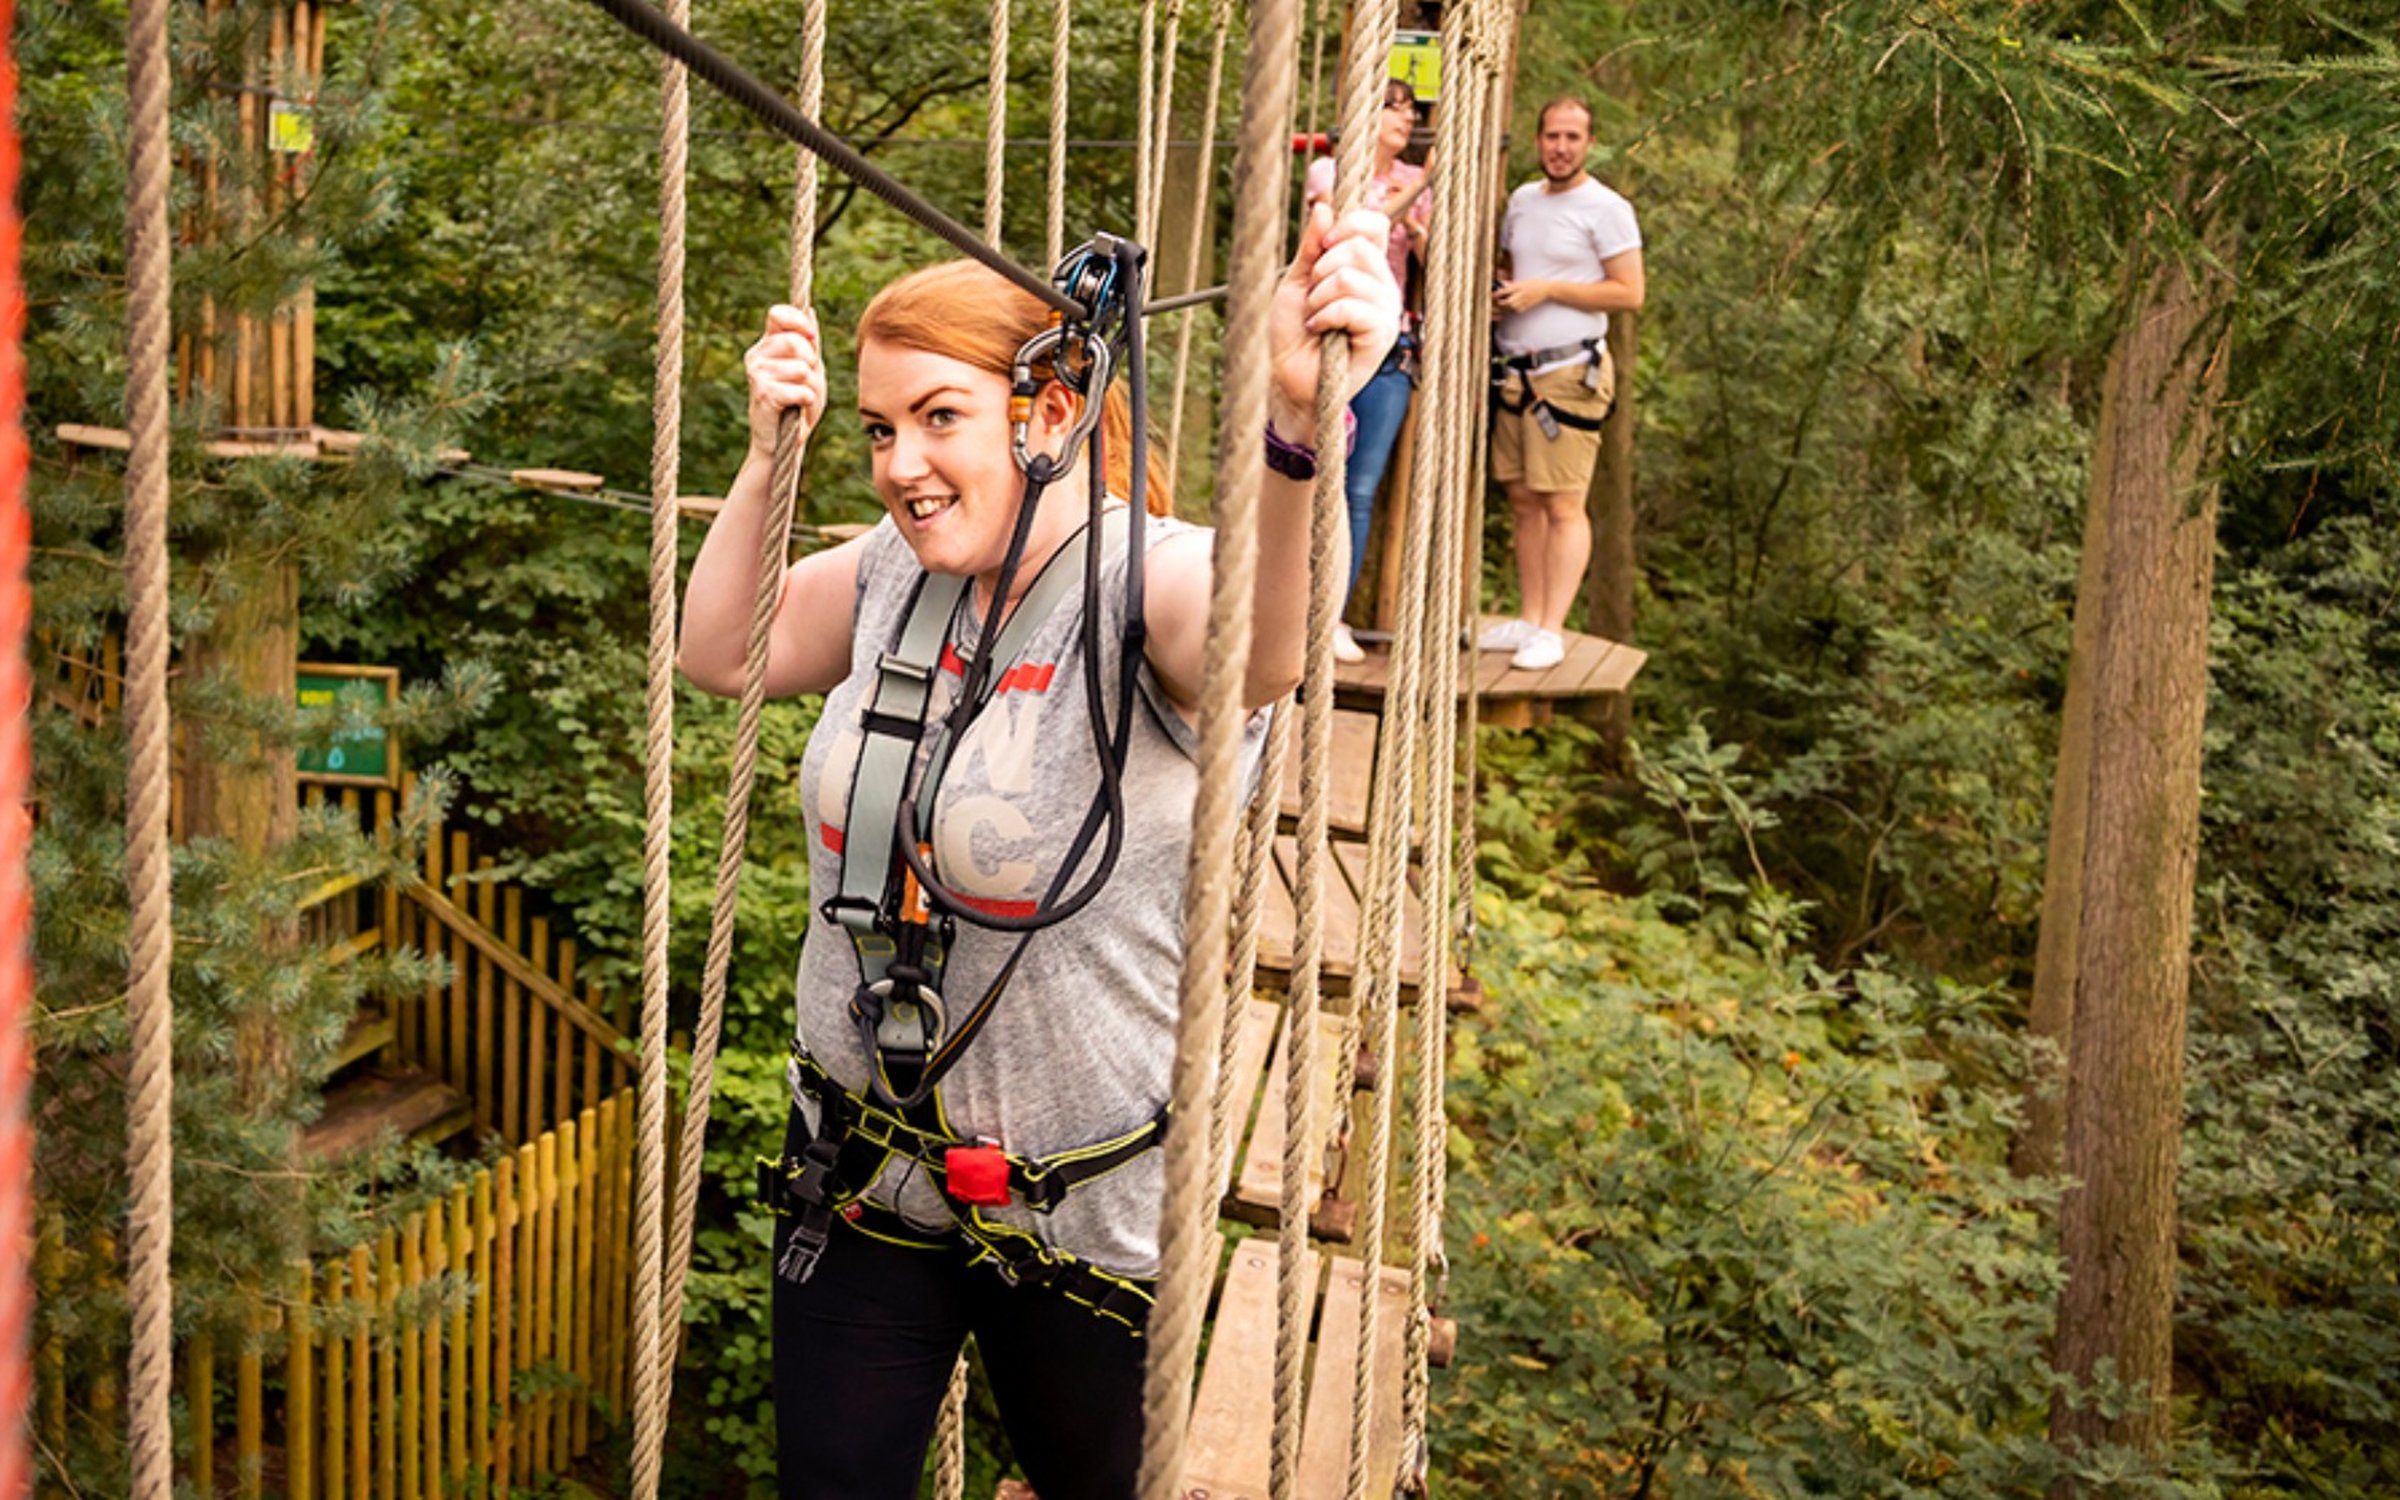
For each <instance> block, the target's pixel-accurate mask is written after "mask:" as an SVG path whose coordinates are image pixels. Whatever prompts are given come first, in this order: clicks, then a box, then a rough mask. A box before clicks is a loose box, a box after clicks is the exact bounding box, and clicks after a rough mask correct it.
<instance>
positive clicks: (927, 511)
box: [858, 339, 1025, 577]
mask: <svg viewBox="0 0 2400 1500" xmlns="http://www.w3.org/2000/svg"><path fill="white" fill-rule="evenodd" d="M858 417H859V422H860V425H861V426H862V427H863V428H864V429H865V431H866V435H867V444H868V447H869V448H870V449H871V450H872V452H873V455H874V474H875V493H876V494H878V495H880V496H881V497H882V499H883V505H884V509H886V510H888V511H890V512H891V515H892V520H893V522H894V523H895V524H897V525H898V526H899V528H900V534H901V535H902V536H904V537H906V538H907V539H908V544H909V546H910V547H912V548H914V549H915V551H916V554H917V561H918V562H919V563H920V564H922V565H923V566H924V567H925V569H926V570H927V571H928V572H934V573H954V574H961V575H965V576H969V577H974V576H980V575H984V574H989V573H991V572H993V571H995V570H997V569H998V568H999V566H1000V564H1001V562H1002V560H1003V559H1004V558H1005V557H1006V556H1007V553H1008V538H1009V533H1010V531H1011V529H1012V528H1013V527H1014V525H1015V523H1016V516H1017V503H1018V501H1019V499H1020V498H1021V497H1022V496H1023V494H1024V489H1025V481H1024V476H1023V475H1022V474H1020V473H1019V472H1018V470H1017V465H1016V460H1015V459H1014V458H1013V457H1012V456H1011V453H1010V449H1009V428H1008V382H1007V380H1005V379H1003V378H1002V377H1001V376H999V375H996V374H994V373H992V372H991V371H989V370H984V369H979V368H977V367H976V366H974V365H971V364H968V363H966V362H965V361H963V360H957V359H952V358H951V357H950V356H948V355H946V354H935V353H933V352H932V351H930V350H925V349H915V348H910V347H908V346H905V345H900V344H892V343H887V342H884V341H881V340H875V339H870V340H868V341H867V342H866V343H865V344H863V345H861V346H860V348H859V351H858Z"/></svg>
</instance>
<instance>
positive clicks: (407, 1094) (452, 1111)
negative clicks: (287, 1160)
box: [300, 1068, 475, 1161]
mask: <svg viewBox="0 0 2400 1500" xmlns="http://www.w3.org/2000/svg"><path fill="white" fill-rule="evenodd" d="M474 1120H475V1109H474V1106H473V1105H472V1104H471V1103H470V1102H469V1101H468V1099H467V1096H466V1095H464V1094H462V1093H460V1092H459V1091H458V1090H456V1089H454V1088H452V1087H450V1085H448V1084H446V1083H444V1082H442V1081H441V1080H440V1079H438V1078H435V1077H434V1076H433V1075H432V1074H430V1073H424V1072H420V1071H418V1070H417V1069H415V1068H372V1069H369V1070H367V1071H366V1072H363V1073H360V1074H358V1075H357V1076H356V1077H353V1078H350V1079H347V1080H345V1081H344V1082H342V1083H340V1084H338V1085H336V1086H335V1087H334V1088H333V1090H332V1091H331V1092H329V1093H327V1094H326V1096H325V1112H324V1113H323V1114H321V1115H319V1116H318V1117H317V1122H316V1123H315V1124H314V1125H311V1126H309V1127H308V1129H307V1130H306V1131H305V1132H303V1133H302V1134H301V1137H300V1152H301V1154H302V1155H303V1156H306V1157H309V1158H311V1159H313V1160H317V1161H332V1160H336V1159H338V1158H340V1157H344V1156H349V1155H351V1154H353V1153H355V1152H358V1151H363V1150H365V1149H366V1148H367V1147H369V1146H372V1145H373V1144H375V1142H376V1141H377V1140H378V1139H380V1138H381V1137H382V1135H383V1133H384V1132H385V1131H387V1130H389V1131H390V1132H392V1133H393V1134H394V1135H397V1136H399V1137H401V1138H402V1139H404V1140H411V1141H440V1140H445V1139H447V1138H448V1137H450V1136H453V1135H456V1134H457V1133H458V1132H460V1131H462V1130H464V1129H466V1128H467V1127H468V1126H469V1125H471V1124H473V1123H474Z"/></svg>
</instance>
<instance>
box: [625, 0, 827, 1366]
mask: <svg viewBox="0 0 2400 1500" xmlns="http://www.w3.org/2000/svg"><path fill="white" fill-rule="evenodd" d="M825 12H826V5H825V3H824V0H809V3H805V4H804V5H803V7H802V18H801V25H800V108H801V109H803V110H804V111H806V112H808V113H809V114H811V115H814V114H816V113H817V111H818V109H819V107H820V106H821V105H822V103H823V101H824V97H825ZM794 154H795V156H796V157H797V158H798V163H797V166H796V167H795V170H794V173H793V176H794V181H793V186H792V228H791V235H792V239H791V269H790V279H789V300H790V301H791V303H792V304H793V305H794V306H796V307H805V306H807V305H808V303H809V299H810V296H811V293H812V292H813V290H814V288H813V286H812V284H811V283H812V282H813V280H814V277H815V265H816V251H815V245H816V237H817V159H816V157H815V156H814V155H812V154H811V153H809V152H807V151H798V152H795V153H794ZM805 449H806V434H805V433H804V432H803V431H802V430H801V424H800V416H799V414H798V413H797V412H792V411H787V412H785V413H784V414H783V417H782V419H781V420H780V421H779V422H778V423H777V424H776V428H775V459H774V466H773V468H772V470H771V475H772V477H771V478H770V480H769V482H768V493H767V521H766V526H765V529H764V530H763V531H761V532H760V534H759V547H758V571H757V575H756V582H755V583H754V584H753V586H752V589H751V606H750V633H749V637H748V640H747V643H746V650H745V652H744V655H743V659H742V695H741V699H740V705H739V708H738V709H737V711H736V713H735V717H734V732H733V764H732V769H731V771H730V773H729V774H728V776H727V778H726V789H725V812H724V823H723V827H722V832H721V834H720V836H719V839H718V843H717V883H716V890H715V894H714V898H713V900H712V901H711V903H710V907H709V922H708V955H707V958H706V960H705V961H704V963H703V965H702V969H701V977H700V1019H699V1024H698V1026H697V1027H696V1028H695V1030H694V1031H693V1034H692V1070H691V1084H690V1087H689V1089H688V1091H687V1092H686V1094H685V1098H684V1114H683V1138H682V1141H681V1149H680V1151H679V1152H678V1154H677V1156H676V1162H675V1201H674V1204H673V1213H672V1216H671V1220H670V1223H669V1227H668V1234H667V1269H666V1284H665V1289H664V1292H663V1297H662V1303H661V1309H660V1314H659V1317H660V1323H659V1328H660V1343H659V1359H660V1362H661V1363H662V1364H663V1365H664V1366H665V1373H664V1374H663V1375H662V1376H661V1377H660V1379H661V1383H662V1385H663V1386H664V1387H665V1389H666V1390H667V1391H668V1392H670V1393H671V1392H672V1390H673V1388H674V1383H675V1362H676V1355H677V1351H678V1350H680V1349H681V1348H682V1345H683V1297H684V1286H685V1283H686V1281H687V1280H688V1278H689V1275H690V1272H691V1265H692V1237H693V1234H694V1233H695V1229H696V1222H697V1220H698V1218H699V1210H700V1178H701V1171H702V1167H703V1164H704V1162H705V1159H706V1152H707V1146H708V1119H709V1107H710V1104H711V1102H712V1101H713V1099H714V1097H715V1094H716V1078H717V1052H718V1048H719V1045H720V1043H721V1041H722V1039H723V1037H724V1033H725V994H726V990H727V987H728V984H729V982H730V977H731V974H732V970H733V939H734V929H735V925H736V923H737V921H738V920H739V914H740V910H741V887H742V859H743V856H744V854H745V853H746V852H747V850H748V848H749V844H750V797H751V792H752V789H753V786H754V785H755V783H756V781H757V776H758V735H759V722H760V720H761V718H762V717H763V716H764V714H765V710H766V702H767V648H768V641H769V636H770V632H771V629H772V627H773V625H774V623H775V607H776V605H777V604H779V603H781V602H782V599H783V574H784V568H785V566H786V558H787V557H788V555H789V552H790V548H791V533H792V513H793V511H794V509H795V508H796V505H797V497H798V494H799V489H800V465H801V460H802V458H803V457H804V456H805Z"/></svg>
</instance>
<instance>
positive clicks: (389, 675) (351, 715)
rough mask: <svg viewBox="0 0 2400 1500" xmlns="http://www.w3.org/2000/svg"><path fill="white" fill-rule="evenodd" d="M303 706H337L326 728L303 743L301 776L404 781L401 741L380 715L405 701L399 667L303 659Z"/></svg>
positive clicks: (341, 781)
mask: <svg viewBox="0 0 2400 1500" xmlns="http://www.w3.org/2000/svg"><path fill="white" fill-rule="evenodd" d="M295 675H296V676H297V679H298V682H299V703H300V707H301V709H302V710H303V711H315V712H325V711H327V710H331V711H332V721H331V723H330V724H328V725H327V727H326V732H325V733H324V734H322V735H321V736H319V737H318V738H316V739H315V740H313V741H309V742H305V743H303V744H302V745H301V746H300V751H299V760H300V779H301V780H302V781H316V782H324V783H327V784H330V785H335V786H391V787H396V786H398V785H399V784H400V745H399V741H398V739H397V737H395V736H394V735H393V734H392V732H391V731H390V730H388V729H386V728H384V727H383V725H382V724H380V723H374V722H369V721H370V720H374V719H379V718H381V717H382V716H383V715H385V714H386V713H388V712H390V710H391V709H392V708H393V707H394V706H395V705H396V704H398V703H399V701H400V669H399V668H398V667H356V666H345V665H341V664H339V663H324V662H318V663H309V662H302V663H300V665H299V666H298V668H297V669H296V674H295Z"/></svg>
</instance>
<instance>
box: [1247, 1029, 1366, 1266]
mask: <svg viewBox="0 0 2400 1500" xmlns="http://www.w3.org/2000/svg"><path fill="white" fill-rule="evenodd" d="M1270 1009H1272V1007H1270ZM1348 1039H1349V1027H1348V1025H1347V1024H1346V1022H1345V1021H1344V1019H1343V1018H1342V1017H1341V1016H1340V1015H1337V1014H1334V1013H1332V1012H1330V1011H1319V1012H1318V1013H1317V1057H1316V1076H1315V1077H1314V1078H1313V1079H1311V1080H1310V1089H1309V1092H1310V1095H1311V1098H1312V1101H1313V1105H1314V1108H1315V1110H1316V1115H1317V1120H1318V1122H1319V1126H1318V1128H1319V1129H1320V1130H1321V1131H1322V1132H1323V1135H1324V1138H1325V1139H1328V1140H1330V1139H1331V1138H1332V1137H1333V1135H1334V1134H1335V1132H1337V1131H1338V1130H1339V1129H1340V1128H1341V1125H1342V1123H1343V1122H1342V1121H1340V1120H1337V1119H1336V1118H1335V1116H1334V1111H1335V1109H1336V1108H1337V1107H1338V1105H1339V1103H1340V1101H1341V1098H1342V1094H1343V1092H1344V1085H1345V1084H1347V1083H1348V1082H1349V1079H1350V1075H1351V1073H1352V1071H1353V1070H1354V1066H1355V1064H1354V1062H1353V1060H1352V1059H1351V1057H1350V1056H1349V1055H1348V1049H1347V1047H1346V1045H1345V1044H1346V1043H1347V1041H1348ZM1288 1077H1289V1070H1288V1069H1287V1067H1286V1066H1285V1061H1284V1047H1283V1037H1282V1028H1281V1027H1280V1026H1278V1027H1277V1028H1276V1035H1275V1053H1274V1060H1273V1061H1272V1062H1271V1063H1269V1064H1268V1066H1267V1076H1266V1081H1265V1084H1264V1085H1263V1087H1262V1088H1261V1090H1260V1093H1259V1100H1258V1124H1257V1125H1256V1126H1255V1127H1253V1129H1252V1130H1251V1132H1250V1145H1249V1150H1248V1152H1247V1153H1246V1154H1245V1155H1244V1156H1243V1158H1242V1175H1241V1177H1240V1179H1239V1180H1238V1182H1237V1183H1236V1185H1235V1187H1234V1191H1233V1197H1232V1199H1231V1201H1229V1202H1227V1203H1226V1204H1225V1213H1226V1215H1227V1216H1228V1217H1231V1218H1235V1219H1239V1220H1241V1221H1242V1222H1244V1223H1247V1224H1257V1225H1261V1226H1265V1227H1268V1228H1272V1227H1274V1226H1275V1225H1277V1224H1280V1223H1281V1222H1282V1221H1283V1145H1284V1118H1283V1094H1284V1089H1285V1087H1286V1083H1285V1080H1286V1079H1287V1078H1288ZM1325 1166H1326V1163H1325V1153H1324V1152H1323V1151H1320V1152H1318V1153H1317V1155H1316V1157H1315V1158H1314V1159H1313V1160H1311V1161H1310V1162H1309V1164H1308V1183H1307V1188H1306V1191H1305V1193H1304V1195H1303V1201H1305V1202H1306V1203H1308V1205H1309V1209H1310V1219H1309V1227H1310V1229H1311V1230H1312V1231H1314V1232H1316V1233H1317V1234H1318V1237H1319V1238H1321V1239H1330V1240H1334V1241H1337V1242H1341V1243H1347V1242H1348V1241H1349V1239H1350V1237H1351V1235H1352V1234H1354V1233H1356V1231H1357V1216H1356V1212H1355V1209H1354V1208H1353V1211H1352V1212H1350V1213H1346V1214H1345V1213H1340V1212H1321V1211H1320V1208H1321V1207H1323V1208H1332V1207H1334V1206H1333V1205H1326V1204H1324V1201H1323V1200H1324V1197H1325Z"/></svg>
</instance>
